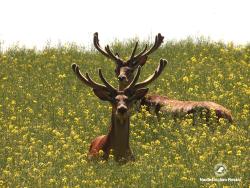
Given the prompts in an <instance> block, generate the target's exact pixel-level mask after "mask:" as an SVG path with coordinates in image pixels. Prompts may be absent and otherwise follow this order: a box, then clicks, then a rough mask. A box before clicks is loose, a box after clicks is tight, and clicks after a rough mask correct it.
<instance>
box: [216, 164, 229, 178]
mask: <svg viewBox="0 0 250 188" xmlns="http://www.w3.org/2000/svg"><path fill="white" fill-rule="evenodd" d="M214 173H215V175H216V176H218V177H222V176H225V175H226V173H227V166H226V165H225V164H223V163H218V164H216V165H215V166H214Z"/></svg>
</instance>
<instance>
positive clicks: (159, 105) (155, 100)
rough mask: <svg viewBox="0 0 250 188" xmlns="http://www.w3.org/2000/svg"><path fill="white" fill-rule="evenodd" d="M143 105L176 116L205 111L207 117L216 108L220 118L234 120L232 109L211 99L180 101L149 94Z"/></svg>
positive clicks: (216, 113) (157, 112)
mask: <svg viewBox="0 0 250 188" xmlns="http://www.w3.org/2000/svg"><path fill="white" fill-rule="evenodd" d="M141 105H145V106H146V107H147V108H148V109H149V108H150V107H153V108H154V110H155V113H156V114H159V112H160V111H161V112H163V113H170V114H172V115H174V116H185V115H186V114H191V113H192V114H195V113H199V112H201V111H204V112H206V118H209V116H210V112H211V110H214V111H215V115H216V116H217V118H218V119H220V118H225V119H227V120H228V121H229V122H232V121H233V119H232V115H231V112H230V110H228V109H226V108H225V107H223V106H221V105H219V104H217V103H214V102H211V101H180V100H172V99H168V98H167V97H165V96H159V95H147V96H145V97H144V98H143V99H142V100H141Z"/></svg>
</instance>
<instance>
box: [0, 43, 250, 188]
mask: <svg viewBox="0 0 250 188" xmlns="http://www.w3.org/2000/svg"><path fill="white" fill-rule="evenodd" d="M133 45H134V43H133V42H132V41H128V42H127V43H114V44H113V48H114V49H115V51H118V52H120V54H121V55H122V56H123V57H127V56H129V54H130V53H131V50H132V46H133ZM160 58H165V59H167V60H168V61H169V64H168V65H167V67H166V68H165V70H164V72H163V74H162V75H161V76H160V78H159V79H158V80H156V81H155V82H153V83H152V84H151V85H150V93H155V94H160V95H165V96H168V97H169V98H172V99H178V100H194V101H198V100H209V101H214V102H216V103H219V104H221V105H223V106H225V107H226V108H228V109H230V110H231V111H232V115H233V118H234V123H232V124H230V123H228V122H227V121H226V120H223V119H221V120H220V122H217V121H216V120H215V119H213V118H212V119H211V124H210V125H209V126H212V127H213V128H214V131H211V129H210V127H209V126H208V125H207V124H206V123H205V121H202V120H201V121H199V123H197V124H196V125H193V122H192V117H191V116H187V117H185V118H183V119H178V120H176V121H174V120H173V119H172V118H171V117H170V116H168V115H164V114H162V115H161V119H160V120H158V119H157V118H156V116H155V114H153V113H149V112H148V111H146V110H145V109H144V108H143V109H142V110H141V111H140V112H137V111H136V109H133V110H132V113H131V133H130V146H131V148H132V150H133V152H134V154H135V157H136V160H135V162H129V163H127V164H125V165H119V164H117V163H116V162H115V161H114V159H113V158H112V156H111V159H110V160H108V161H97V162H89V161H87V152H88V149H89V145H90V142H91V140H92V139H94V138H95V137H96V136H98V135H101V134H106V133H107V132H108V127H109V124H110V117H111V106H110V104H109V103H107V102H102V101H100V100H99V99H98V98H97V97H96V96H95V95H94V94H93V92H92V90H91V89H89V88H88V87H86V86H85V85H84V84H82V83H81V82H80V81H79V80H78V79H77V78H76V76H75V75H74V73H73V71H72V70H71V64H72V63H77V64H78V65H79V66H80V69H81V70H82V72H89V74H90V75H91V76H92V77H93V78H94V79H96V80H99V78H98V71H97V68H102V70H103V74H104V75H105V76H106V77H107V78H108V80H110V81H111V83H112V84H113V85H115V86H117V85H118V82H117V80H116V77H115V74H114V68H115V64H114V63H113V62H111V61H109V60H107V59H106V58H105V57H103V56H102V55H101V54H99V53H98V52H97V51H93V50H90V51H88V50H85V49H84V48H81V47H78V46H74V45H67V46H58V47H56V48H55V47H49V46H48V47H46V48H44V50H42V51H38V50H35V49H25V48H20V47H13V48H11V49H9V50H7V51H5V52H3V51H2V52H0V187H227V186H228V187H248V186H249V183H250V182H249V180H250V179H249V174H250V171H249V169H250V168H249V166H250V164H249V161H250V159H249V156H250V152H249V145H250V143H249V128H250V115H249V114H250V112H249V110H250V85H249V83H250V79H249V78H250V45H245V46H236V45H234V44H233V43H229V44H224V43H220V42H211V41H207V40H203V39H197V40H191V39H187V40H183V41H179V42H172V41H167V42H165V44H164V46H163V47H161V48H160V49H159V50H158V51H157V52H155V53H154V54H152V55H151V56H150V58H149V59H148V62H147V64H146V65H145V66H144V67H143V68H142V76H141V77H142V78H141V79H143V78H146V77H147V76H149V75H150V74H152V71H153V70H154V69H155V68H156V66H157V64H158V62H159V60H160ZM219 163H223V164H225V165H226V167H227V174H226V175H225V176H224V177H223V178H240V181H224V182H218V181H214V182H204V181H201V179H200V178H218V177H216V175H215V172H214V167H215V165H216V164H219Z"/></svg>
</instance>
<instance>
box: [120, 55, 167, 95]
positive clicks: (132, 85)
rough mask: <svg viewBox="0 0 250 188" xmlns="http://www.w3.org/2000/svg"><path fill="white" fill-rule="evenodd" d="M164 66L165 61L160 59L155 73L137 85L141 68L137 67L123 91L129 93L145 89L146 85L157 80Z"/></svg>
mask: <svg viewBox="0 0 250 188" xmlns="http://www.w3.org/2000/svg"><path fill="white" fill-rule="evenodd" d="M166 64H167V60H165V59H161V60H160V63H159V65H158V67H157V69H156V70H155V72H154V73H153V74H152V75H151V76H149V77H148V78H147V79H146V80H144V81H143V82H139V83H137V81H138V79H139V76H140V72H141V66H140V65H139V66H138V69H137V72H136V74H135V77H134V79H133V80H132V82H131V83H130V84H129V85H128V86H127V87H126V88H125V89H124V90H125V91H131V90H137V89H140V88H143V87H146V86H147V85H148V84H150V83H151V82H152V81H154V80H155V79H156V78H158V77H159V76H160V74H161V73H162V71H163V69H164V68H165V66H166Z"/></svg>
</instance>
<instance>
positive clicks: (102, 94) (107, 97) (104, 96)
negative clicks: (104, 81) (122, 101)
mask: <svg viewBox="0 0 250 188" xmlns="http://www.w3.org/2000/svg"><path fill="white" fill-rule="evenodd" d="M93 91H94V93H95V95H96V96H97V97H98V98H99V99H101V100H103V101H112V100H113V98H112V96H111V93H110V92H108V91H105V90H101V89H93Z"/></svg>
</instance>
